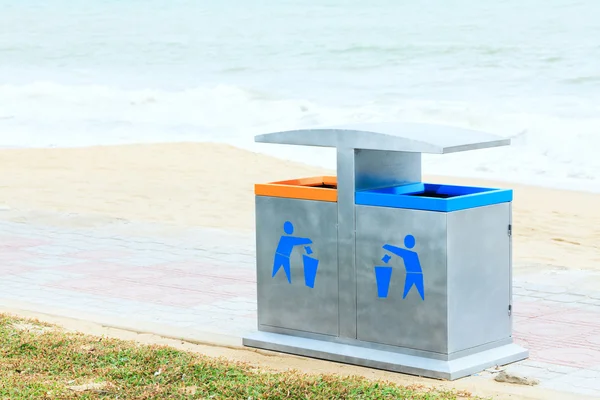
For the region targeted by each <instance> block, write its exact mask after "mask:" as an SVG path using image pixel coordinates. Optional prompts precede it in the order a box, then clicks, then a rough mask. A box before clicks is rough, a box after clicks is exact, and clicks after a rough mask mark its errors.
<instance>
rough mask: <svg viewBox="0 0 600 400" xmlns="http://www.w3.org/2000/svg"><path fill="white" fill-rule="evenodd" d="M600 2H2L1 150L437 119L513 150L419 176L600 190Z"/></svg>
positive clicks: (243, 141)
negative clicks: (501, 139)
mask: <svg viewBox="0 0 600 400" xmlns="http://www.w3.org/2000/svg"><path fill="white" fill-rule="evenodd" d="M599 16H600V2H599V1H598V0H580V1H575V0H543V1H542V0H502V1H500V0H498V1H495V2H482V1H476V0H422V1H419V2H416V1H408V0H370V1H358V0H343V1H342V0H319V1H316V0H304V1H299V0H258V1H254V2H249V1H243V0H220V1H207V0H195V1H192V0H169V1H164V0H163V1H158V0H146V1H141V0H93V1H86V2H84V1H76V0H44V1H42V0H20V1H17V0H0V146H4V147H13V146H16V147H51V146H60V147H67V146H86V145H96V144H119V143H148V142H171V141H219V142H227V143H231V144H235V145H238V146H242V147H245V148H250V149H253V150H257V151H261V152H265V153H268V154H273V155H277V156H280V157H285V158H289V159H294V160H298V161H304V162H307V163H311V164H315V165H322V166H325V167H333V166H335V155H334V153H333V151H331V150H329V149H315V148H298V147H293V146H273V145H266V144H265V145H258V144H255V143H253V136H254V135H256V134H260V133H266V132H271V131H275V130H280V129H290V128H299V127H313V126H319V125H332V124H337V123H352V122H374V121H407V122H426V123H440V124H447V125H454V126H461V127H465V128H472V129H479V130H485V131H489V132H492V133H496V134H499V135H502V136H505V137H512V138H513V144H512V146H510V147H504V148H496V149H489V150H481V151H473V152H466V153H458V154H451V155H441V156H440V155H436V156H433V155H431V156H429V155H427V156H425V157H424V172H426V173H437V174H447V175H461V176H470V177H484V178H492V179H502V180H508V181H514V182H522V183H534V184H539V185H544V186H554V187H561V188H569V189H578V190H586V191H596V192H599V191H600V157H599V156H598V151H599V150H598V149H600V18H599Z"/></svg>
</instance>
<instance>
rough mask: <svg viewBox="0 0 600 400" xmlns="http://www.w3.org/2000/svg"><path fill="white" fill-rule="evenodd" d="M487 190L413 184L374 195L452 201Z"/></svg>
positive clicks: (392, 187)
mask: <svg viewBox="0 0 600 400" xmlns="http://www.w3.org/2000/svg"><path fill="white" fill-rule="evenodd" d="M491 190H495V189H487V188H480V187H472V186H454V185H439V184H433V183H411V184H406V185H399V186H391V187H386V188H382V189H377V190H372V191H371V192H373V193H382V194H393V195H401V196H413V197H429V198H435V199H450V198H452V197H459V196H466V195H470V194H476V193H483V192H488V191H491Z"/></svg>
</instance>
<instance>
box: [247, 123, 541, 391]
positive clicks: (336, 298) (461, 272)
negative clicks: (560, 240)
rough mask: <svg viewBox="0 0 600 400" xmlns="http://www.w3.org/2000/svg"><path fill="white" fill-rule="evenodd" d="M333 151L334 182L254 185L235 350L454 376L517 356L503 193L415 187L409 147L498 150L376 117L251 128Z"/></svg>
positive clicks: (480, 135) (508, 217) (507, 204)
mask: <svg viewBox="0 0 600 400" xmlns="http://www.w3.org/2000/svg"><path fill="white" fill-rule="evenodd" d="M255 140H256V141H257V142H262V143H276V144H291V145H306V146H317V147H334V148H336V155H337V172H336V177H316V178H304V179H297V180H290V181H283V182H273V183H270V184H262V185H256V188H255V194H256V243H257V246H256V251H257V274H258V276H257V289H258V331H257V332H252V333H249V334H247V335H246V336H244V338H243V344H244V345H245V346H249V347H253V348H260V349H266V350H273V351H280V352H286V353H290V354H296V355H302V356H309V357H315V358H320V359H325V360H330V361H337V362H343V363H350V364H355V365H362V366H367V367H371V368H379V369H385V370H389V371H396V372H403V373H410V374H415V375H420V376H427V377H433V378H442V379H451V380H452V379H457V378H461V377H464V376H468V375H470V374H473V373H477V372H480V371H482V370H484V369H486V368H489V367H493V366H496V365H505V364H508V363H512V362H516V361H519V360H523V359H525V358H527V356H528V354H529V353H528V351H527V350H526V349H524V348H523V347H521V346H519V345H518V344H516V343H513V337H512V289H511V287H512V238H511V231H512V228H511V227H512V197H513V192H512V191H511V190H507V189H494V188H483V187H472V186H460V185H442V184H435V183H427V182H424V180H423V177H422V173H421V171H422V166H421V162H422V154H423V153H430V154H445V153H454V152H461V151H467V150H475V149H483V148H491V147H497V146H504V145H508V144H510V139H506V138H502V137H498V136H496V135H491V134H488V133H485V132H477V131H473V130H469V129H463V128H457V127H448V126H439V125H427V124H406V123H377V124H357V125H345V126H334V127H326V128H314V129H300V130H291V131H283V132H273V133H269V134H264V135H259V136H257V137H256V138H255Z"/></svg>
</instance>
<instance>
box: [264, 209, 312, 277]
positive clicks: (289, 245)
mask: <svg viewBox="0 0 600 400" xmlns="http://www.w3.org/2000/svg"><path fill="white" fill-rule="evenodd" d="M283 231H284V232H285V233H286V235H283V236H281V239H279V244H278V245H277V250H275V260H274V262H273V275H272V277H275V275H276V274H277V272H279V270H280V269H281V267H283V270H284V271H285V276H286V277H287V280H288V282H289V283H292V274H291V271H290V256H291V255H292V251H293V250H294V247H296V246H303V245H308V244H311V243H312V240H310V239H308V238H301V237H296V236H291V235H292V234H293V233H294V225H292V223H291V222H290V221H286V222H285V223H284V224H283ZM306 252H307V253H308V254H310V253H312V250H311V249H310V247H308V246H307V248H306Z"/></svg>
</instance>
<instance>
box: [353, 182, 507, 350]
mask: <svg viewBox="0 0 600 400" xmlns="http://www.w3.org/2000/svg"><path fill="white" fill-rule="evenodd" d="M511 202H512V191H511V190H505V189H489V188H479V187H466V186H453V185H435V184H427V183H416V184H407V185H398V186H392V187H386V188H380V189H375V190H364V191H359V192H357V193H356V268H357V304H358V307H357V338H358V339H359V340H364V341H367V342H375V343H381V344H386V345H391V346H399V347H404V348H410V349H414V350H419V351H424V352H429V353H432V354H445V355H449V356H451V355H453V354H459V353H460V352H461V351H466V350H469V351H473V350H474V349H477V348H484V347H485V346H489V345H492V344H498V343H500V342H502V341H508V340H510V336H511V328H512V327H511V318H510V311H511V310H510V304H511V276H510V231H511V229H510V227H511Z"/></svg>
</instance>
